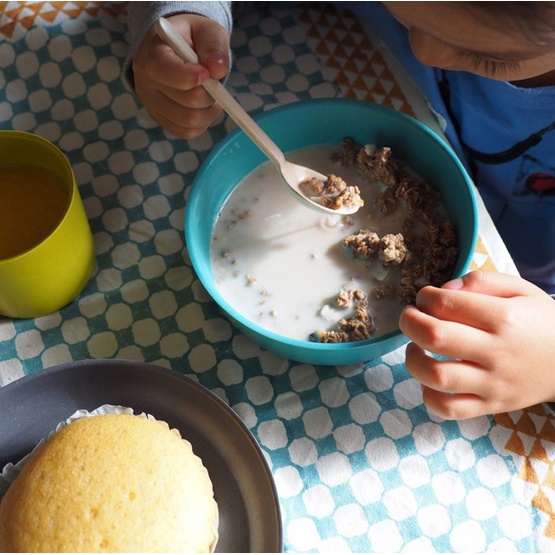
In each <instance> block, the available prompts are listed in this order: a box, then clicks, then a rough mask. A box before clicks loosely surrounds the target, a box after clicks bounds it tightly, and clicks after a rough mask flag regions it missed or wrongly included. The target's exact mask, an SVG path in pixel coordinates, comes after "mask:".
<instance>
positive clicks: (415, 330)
mask: <svg viewBox="0 0 555 555" xmlns="http://www.w3.org/2000/svg"><path fill="white" fill-rule="evenodd" d="M444 316H445V315H444ZM399 327H400V329H401V331H402V332H403V333H404V334H405V335H406V336H407V337H408V338H409V339H411V340H412V341H414V343H416V344H418V345H419V346H420V347H422V348H423V349H426V350H427V351H431V352H433V353H436V354H439V355H443V356H446V357H452V358H456V359H462V360H468V361H471V362H474V363H476V364H479V365H485V364H487V363H488V362H489V361H490V360H491V356H490V354H491V351H492V340H491V336H490V334H489V333H487V332H486V331H484V330H482V329H480V328H479V327H474V326H469V325H467V324H466V323H459V322H457V321H453V320H449V319H447V320H441V319H439V318H438V317H436V316H434V315H430V314H427V313H426V312H424V311H422V310H420V309H419V308H417V307H415V306H412V305H409V306H407V307H405V308H404V309H403V312H402V313H401V317H400V319H399Z"/></svg>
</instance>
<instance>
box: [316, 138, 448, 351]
mask: <svg viewBox="0 0 555 555" xmlns="http://www.w3.org/2000/svg"><path fill="white" fill-rule="evenodd" d="M334 159H335V160H336V161H337V162H339V163H340V164H343V165H347V164H354V163H357V164H358V167H359V170H360V172H361V174H362V176H363V177H364V180H365V182H367V183H368V184H370V185H371V186H380V187H382V189H383V190H382V192H381V193H380V194H379V196H378V198H377V200H376V202H375V211H376V213H377V214H378V215H379V216H380V217H381V218H384V217H386V216H388V215H392V214H394V213H395V212H396V211H397V210H404V211H405V213H406V217H405V218H404V221H403V223H402V229H400V230H398V232H397V233H387V234H385V235H383V236H381V237H380V236H379V235H378V234H377V233H376V232H375V231H373V230H372V229H370V227H368V228H365V229H361V230H359V231H358V232H356V233H354V234H351V235H349V236H348V237H346V238H345V239H344V241H343V245H344V247H345V248H346V249H348V250H350V251H351V252H352V255H353V256H355V257H358V258H363V259H368V260H375V259H377V260H379V262H380V263H381V265H382V266H384V267H392V268H395V269H396V270H397V271H395V272H388V273H387V274H386V276H387V277H386V278H385V279H384V280H383V283H381V284H380V285H379V286H377V287H376V288H374V289H373V290H372V291H370V292H368V294H366V293H364V292H360V291H356V292H352V291H347V292H345V291H342V292H341V293H340V296H339V297H341V298H347V299H350V302H351V303H353V306H354V309H355V310H354V313H355V314H354V317H353V318H349V319H343V320H341V321H340V322H339V326H338V329H335V330H328V331H319V332H318V333H317V337H318V340H319V341H322V342H326V343H336V342H345V341H357V340H360V339H367V338H368V337H371V336H372V334H374V333H375V332H376V327H375V326H374V324H373V318H372V315H371V313H370V310H369V307H368V297H370V298H372V299H375V300H378V299H382V298H384V297H391V296H392V295H397V296H398V297H399V298H400V300H401V303H402V304H404V305H406V304H414V302H415V300H416V294H417V293H418V291H419V290H420V289H421V288H422V287H424V286H426V285H434V286H441V285H442V284H443V283H445V282H446V281H447V280H449V279H450V277H451V273H452V270H453V267H454V265H455V262H456V260H457V257H458V254H459V248H458V246H457V235H456V232H455V229H454V227H453V224H452V223H451V222H450V221H449V220H447V219H446V217H445V215H444V212H443V211H442V199H441V195H440V194H439V192H438V191H436V190H435V189H434V188H433V187H432V186H431V185H430V184H429V183H427V182H425V181H422V180H421V179H420V178H419V177H417V176H415V175H414V174H413V173H412V172H411V171H410V169H409V168H407V167H406V165H405V164H404V163H402V162H400V161H398V160H396V159H394V158H393V156H392V151H391V149H390V148H389V147H379V148H378V147H375V146H373V145H369V146H366V147H361V146H360V145H357V144H356V142H355V141H354V140H353V139H351V138H346V139H344V141H343V142H342V145H341V148H340V149H339V152H338V153H337V155H336V156H335V157H334ZM339 297H338V298H339ZM354 298H357V299H362V298H364V300H363V301H362V300H359V301H357V302H354V301H353V299H354ZM338 306H340V307H341V306H343V307H346V306H347V305H345V304H341V303H340V302H338ZM352 330H356V332H353V331H352Z"/></svg>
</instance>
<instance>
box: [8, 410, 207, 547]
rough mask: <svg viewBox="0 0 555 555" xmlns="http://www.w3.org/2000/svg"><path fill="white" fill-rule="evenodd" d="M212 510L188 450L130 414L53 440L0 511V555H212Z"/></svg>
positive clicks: (78, 426) (88, 423)
mask: <svg viewBox="0 0 555 555" xmlns="http://www.w3.org/2000/svg"><path fill="white" fill-rule="evenodd" d="M217 525H218V507H217V505H216V502H215V500H214V496H213V488H212V483H211V480H210V477H209V475H208V472H207V470H206V469H205V467H204V466H203V464H202V461H201V460H200V458H199V457H197V456H196V455H195V454H194V453H193V450H192V447H191V444H190V443H189V442H188V441H186V440H184V439H181V438H180V437H179V436H178V435H177V434H175V433H173V432H172V431H170V430H169V428H168V427H167V426H166V425H165V424H164V423H162V422H158V421H155V420H149V419H147V418H143V417H140V416H135V415H126V414H102V415H97V416H89V417H86V418H81V419H79V420H76V421H74V422H72V423H71V424H69V425H68V426H66V427H64V428H62V429H61V430H60V431H58V432H57V433H56V434H54V435H53V436H52V437H51V438H50V439H49V440H48V441H47V442H46V443H45V444H44V445H43V446H42V447H41V448H40V449H39V450H37V452H36V453H35V454H34V455H33V456H32V457H31V459H30V460H29V461H28V463H27V464H26V465H25V466H24V468H23V469H22V471H21V474H20V475H19V476H18V477H17V478H16V479H15V481H14V482H13V484H12V485H11V486H10V487H9V489H8V491H7V493H6V495H5V496H4V498H3V499H2V502H1V503H0V552H9V551H11V552H13V551H16V552H81V553H82V552H101V551H107V552H118V551H119V552H163V551H165V552H168V551H172V552H208V551H211V550H213V548H214V546H215V543H216V541H217Z"/></svg>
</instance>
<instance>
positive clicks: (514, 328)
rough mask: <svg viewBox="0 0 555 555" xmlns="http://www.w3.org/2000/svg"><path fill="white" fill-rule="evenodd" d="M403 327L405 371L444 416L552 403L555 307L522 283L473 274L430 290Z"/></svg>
mask: <svg viewBox="0 0 555 555" xmlns="http://www.w3.org/2000/svg"><path fill="white" fill-rule="evenodd" d="M400 326H401V330H402V331H403V332H404V333H405V334H406V335H407V336H408V337H409V338H410V339H411V340H412V343H411V344H409V345H408V346H407V354H406V357H407V359H406V360H407V369H408V371H409V372H410V373H411V374H412V375H413V377H414V378H416V379H417V380H418V381H419V382H420V383H421V384H422V392H423V396H424V402H425V404H426V405H427V406H428V408H429V409H430V410H431V411H432V412H434V413H435V414H437V415H439V416H441V417H443V418H449V419H464V418H470V417H473V416H478V415H483V414H495V413H500V412H507V411H511V410H517V409H521V408H525V407H529V406H532V405H535V404H538V403H542V402H548V401H553V400H555V379H554V377H555V375H554V369H555V302H554V301H553V299H551V297H550V296H549V295H548V294H547V293H544V292H543V291H542V290H541V289H539V288H538V287H536V286H535V285H532V284H531V283H529V282H527V281H525V280H523V279H521V278H518V277H514V276H510V275H507V274H500V273H496V272H471V273H469V274H467V275H466V276H464V277H463V278H462V279H458V280H453V281H451V282H449V283H447V284H445V285H444V286H443V287H442V288H441V289H439V288H435V287H425V288H423V289H422V290H421V291H420V292H419V293H418V296H417V299H416V306H408V307H406V308H405V309H404V311H403V313H402V314H401V318H400ZM425 351H429V352H432V353H436V354H438V355H443V356H444V357H450V358H451V359H452V360H438V359H436V358H433V357H432V356H430V355H429V354H428V353H426V352H425Z"/></svg>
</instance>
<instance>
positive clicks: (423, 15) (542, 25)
mask: <svg viewBox="0 0 555 555" xmlns="http://www.w3.org/2000/svg"><path fill="white" fill-rule="evenodd" d="M384 5H385V6H386V8H387V9H388V10H389V11H390V12H391V14H392V15H393V16H394V17H396V18H397V19H398V20H399V21H400V22H401V23H402V24H403V25H404V26H405V27H406V28H407V29H408V30H409V37H410V43H411V47H412V50H413V52H414V55H415V56H416V57H417V58H418V59H419V60H420V61H421V62H422V63H424V64H426V65H430V66H434V67H440V68H444V69H452V70H457V71H468V72H471V73H476V74H478V75H483V76H484V77H489V78H490V79H499V80H503V81H521V80H527V79H530V78H535V77H537V76H543V75H545V74H548V73H549V72H551V71H554V70H555V2H384ZM538 84H542V83H538ZM553 84H555V82H554V83H553Z"/></svg>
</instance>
